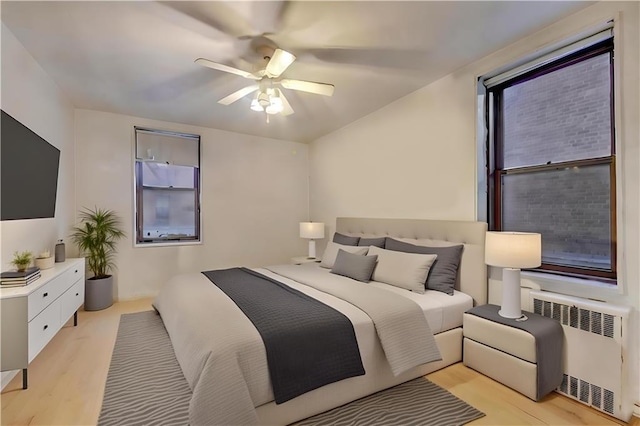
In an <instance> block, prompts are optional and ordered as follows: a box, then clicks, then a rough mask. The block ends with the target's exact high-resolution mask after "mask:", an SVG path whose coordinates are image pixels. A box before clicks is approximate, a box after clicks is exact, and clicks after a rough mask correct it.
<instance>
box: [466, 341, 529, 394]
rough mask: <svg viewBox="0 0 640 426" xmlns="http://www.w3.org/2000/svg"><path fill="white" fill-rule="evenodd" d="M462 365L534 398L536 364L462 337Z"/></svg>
mask: <svg viewBox="0 0 640 426" xmlns="http://www.w3.org/2000/svg"><path fill="white" fill-rule="evenodd" d="M463 346H464V349H463V352H464V365H466V366H467V367H470V368H473V369H474V370H476V371H479V372H480V373H482V374H484V375H486V376H489V377H491V378H492V379H494V380H496V381H498V382H500V383H502V384H504V385H507V386H509V387H510V388H511V389H515V390H517V391H518V392H520V393H522V394H523V395H526V396H528V397H529V398H531V399H533V400H536V392H537V388H536V384H537V377H538V366H537V364H533V363H530V362H527V361H524V360H522V359H520V358H517V357H515V356H511V355H509V354H506V353H504V352H501V351H498V350H496V349H493V348H491V347H489V346H486V345H483V344H482V343H478V342H476V341H474V340H471V339H469V338H468V337H465V338H464V345H463Z"/></svg>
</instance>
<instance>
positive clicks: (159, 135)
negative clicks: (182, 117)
mask: <svg viewBox="0 0 640 426" xmlns="http://www.w3.org/2000/svg"><path fill="white" fill-rule="evenodd" d="M199 141H200V137H199V136H197V135H188V134H180V133H168V132H167V133H164V132H158V131H148V130H145V129H141V128H136V159H137V160H141V161H155V162H159V163H166V164H174V165H179V166H190V167H198V165H199V161H198V159H199V156H200V153H199V148H198V146H199Z"/></svg>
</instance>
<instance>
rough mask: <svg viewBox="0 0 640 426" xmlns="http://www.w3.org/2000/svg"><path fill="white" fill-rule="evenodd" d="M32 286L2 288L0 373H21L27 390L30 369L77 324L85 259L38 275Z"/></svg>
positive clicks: (0, 305)
mask: <svg viewBox="0 0 640 426" xmlns="http://www.w3.org/2000/svg"><path fill="white" fill-rule="evenodd" d="M38 274H39V275H40V274H41V275H42V276H41V277H40V279H38V280H37V281H36V282H34V283H33V284H29V285H26V286H20V287H15V288H4V287H1V288H0V339H1V342H0V351H1V353H0V370H2V371H12V370H22V387H23V389H26V388H27V367H28V365H29V363H31V361H33V359H34V358H35V357H36V356H37V355H38V353H40V351H41V350H42V348H44V347H45V346H46V344H47V343H48V342H49V341H50V340H51V339H52V338H53V336H55V334H56V333H57V332H58V330H60V329H61V328H62V326H64V325H65V323H66V322H67V321H68V320H69V318H71V317H72V316H73V317H74V319H73V325H74V326H75V325H77V324H78V308H80V306H81V305H82V300H83V299H84V259H68V260H67V261H66V262H63V263H56V264H55V265H54V267H53V268H50V269H47V270H45V271H42V272H40V271H38Z"/></svg>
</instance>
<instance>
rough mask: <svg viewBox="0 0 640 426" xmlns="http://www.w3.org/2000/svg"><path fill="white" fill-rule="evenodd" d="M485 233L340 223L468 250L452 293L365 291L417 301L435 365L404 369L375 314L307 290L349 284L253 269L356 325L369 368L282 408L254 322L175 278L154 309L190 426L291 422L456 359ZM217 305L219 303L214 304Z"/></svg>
mask: <svg viewBox="0 0 640 426" xmlns="http://www.w3.org/2000/svg"><path fill="white" fill-rule="evenodd" d="M486 229H487V227H486V224H485V223H481V222H463V221H432V220H419V219H416V220H412V219H367V218H338V219H337V221H336V232H339V233H341V234H343V235H348V236H356V237H364V238H370V237H391V238H394V239H395V240H398V241H403V242H407V243H412V244H416V245H423V246H425V245H428V246H432V247H438V246H451V245H459V244H462V245H463V246H464V249H463V252H462V258H461V262H460V266H459V269H458V274H457V281H456V284H455V289H456V290H455V292H454V294H453V295H452V296H450V295H446V294H444V293H440V292H436V291H431V290H429V291H427V292H426V293H425V294H417V293H412V292H409V291H407V290H405V289H400V288H397V287H392V288H390V287H391V286H388V285H387V284H385V283H378V282H375V281H371V282H370V283H368V284H362V285H367V286H370V287H367V288H368V289H371V288H378V289H379V290H371V291H372V292H373V291H378V292H386V293H385V294H390V293H395V294H397V295H398V296H393V297H395V298H401V299H406V300H412V301H413V302H414V303H410V304H411V305H412V306H418V307H419V310H420V311H421V312H422V317H423V319H426V322H427V323H428V327H429V328H430V329H431V331H432V332H433V337H434V340H435V343H436V344H437V350H438V352H439V357H438V358H434V359H440V360H439V361H436V362H429V363H427V364H421V365H419V366H415V367H411V368H405V369H400V370H398V369H397V368H396V366H395V364H394V362H392V360H391V358H390V352H389V346H388V345H389V343H385V341H382V343H381V336H379V334H380V328H381V327H380V325H379V324H378V323H376V325H374V323H373V322H372V321H375V318H374V315H372V313H371V312H366V311H363V310H362V307H356V306H354V305H353V304H351V303H349V302H347V301H345V300H343V299H342V298H340V297H335V295H333V294H330V293H327V292H325V289H324V287H314V286H313V285H312V284H313V283H314V282H323V285H324V281H325V280H326V282H327V283H329V284H328V285H334V283H335V285H336V288H337V287H341V284H342V283H347V281H346V280H350V281H353V280H351V279H350V278H346V277H342V276H337V275H335V274H331V273H330V272H329V269H325V268H321V267H320V266H319V265H318V264H313V263H306V264H303V265H276V266H273V267H267V268H255V269H254V271H255V272H258V273H260V274H262V275H264V276H266V277H268V278H273V279H275V280H277V281H278V282H281V283H283V284H285V285H286V286H288V287H290V288H292V289H295V290H297V291H299V292H301V293H304V294H305V295H308V296H311V297H313V298H315V299H317V300H319V301H321V302H322V303H324V304H326V305H329V306H331V307H332V308H333V309H335V310H337V311H339V312H341V313H342V314H343V315H344V316H346V317H347V318H348V319H349V321H350V322H351V323H352V324H353V329H354V331H355V336H356V339H357V345H358V347H359V351H360V355H361V360H362V365H363V367H364V370H365V371H366V374H364V375H357V376H354V377H350V378H347V379H344V380H340V381H337V382H335V383H331V384H328V385H326V386H323V387H320V388H317V389H315V390H311V391H309V392H307V393H304V394H302V395H300V396H297V397H295V398H293V399H290V400H287V401H286V402H283V403H279V404H276V403H275V401H274V393H273V391H272V389H271V382H270V379H269V371H268V367H267V363H266V355H265V348H264V346H265V345H264V344H263V342H262V340H261V337H260V334H259V333H258V331H257V330H256V327H255V326H254V325H253V323H252V322H251V321H250V320H248V319H247V318H246V317H245V316H244V315H243V313H242V311H241V310H240V309H239V308H238V306H237V305H236V304H235V303H234V302H233V301H232V300H231V299H229V298H228V297H226V296H225V295H224V293H222V292H221V291H220V289H218V288H217V287H216V285H213V284H212V283H211V281H210V280H209V279H208V278H207V277H206V276H204V274H200V273H197V274H186V275H181V276H178V277H174V278H172V279H171V280H170V281H169V283H168V284H167V285H166V286H165V287H164V288H163V290H162V291H161V292H160V294H159V296H158V298H157V299H156V300H155V301H154V306H155V307H156V309H157V310H158V312H159V313H160V314H161V316H162V319H163V322H164V324H165V327H166V329H167V332H168V334H169V336H170V338H171V341H172V344H173V346H174V351H175V353H176V358H177V359H178V362H179V364H180V366H181V368H182V370H183V373H184V375H185V378H186V379H187V381H188V382H189V385H190V386H191V389H192V390H193V397H192V400H191V404H190V423H191V424H194V425H195V424H221V423H224V424H256V423H257V424H290V423H293V422H295V421H298V420H301V419H304V418H307V417H309V416H312V415H315V414H318V413H321V412H323V411H326V410H328V409H331V408H334V407H337V406H340V405H343V404H345V403H348V402H350V401H353V400H355V399H358V398H361V397H363V396H366V395H369V394H372V393H375V392H377V391H380V390H382V389H386V388H388V387H391V386H395V385H397V384H400V383H403V382H405V381H408V380H411V379H413V378H416V377H420V376H422V375H425V374H427V373H429V372H432V371H435V370H438V369H440V368H443V367H445V366H447V365H451V364H453V363H455V362H458V361H460V360H461V359H462V328H461V326H462V313H463V312H464V311H465V310H467V309H468V308H470V307H471V306H473V305H477V304H484V303H486V299H487V273H486V266H485V264H484V239H485V232H486ZM349 284H350V285H351V283H349ZM213 299H216V302H215V304H213V302H211V300H213ZM403 303H405V302H403ZM412 309H413V308H412ZM374 310H375V309H374ZM372 318H374V319H373V320H372ZM377 333H378V334H377ZM382 340H383V339H382ZM385 344H386V345H387V346H385ZM238 348H240V349H238ZM385 351H386V352H385ZM385 354H386V355H385ZM388 358H389V359H388ZM394 371H395V372H396V374H394ZM399 371H401V373H400V374H397V373H398V372H399Z"/></svg>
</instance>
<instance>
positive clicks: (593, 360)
mask: <svg viewBox="0 0 640 426" xmlns="http://www.w3.org/2000/svg"><path fill="white" fill-rule="evenodd" d="M530 297H531V306H532V308H533V312H535V313H537V314H540V315H543V316H545V317H549V318H553V319H555V320H556V321H559V322H560V323H561V324H562V328H563V330H564V336H565V345H564V378H563V380H562V384H561V385H560V387H559V388H558V389H556V392H559V393H561V394H563V395H566V396H568V397H569V398H572V399H575V400H577V401H580V402H582V403H583V404H586V405H589V406H591V407H593V408H595V409H597V410H600V411H603V412H605V413H607V414H610V415H612V416H614V417H617V418H619V419H621V420H624V421H628V420H629V418H630V417H631V413H632V412H633V404H632V401H626V400H625V398H623V395H624V392H625V390H626V389H627V386H628V385H627V380H628V379H629V378H628V373H626V372H627V365H626V363H627V361H626V360H625V355H626V353H627V352H626V349H627V348H628V339H629V336H628V328H629V323H628V321H629V315H630V313H631V308H629V307H626V306H617V305H611V304H609V303H603V302H596V301H592V300H587V299H581V298H578V297H571V296H565V295H561V294H557V293H551V292H544V291H537V290H531V291H530ZM627 399H628V398H627Z"/></svg>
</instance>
